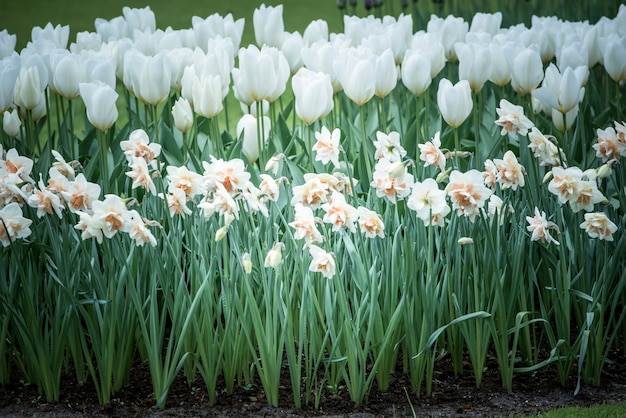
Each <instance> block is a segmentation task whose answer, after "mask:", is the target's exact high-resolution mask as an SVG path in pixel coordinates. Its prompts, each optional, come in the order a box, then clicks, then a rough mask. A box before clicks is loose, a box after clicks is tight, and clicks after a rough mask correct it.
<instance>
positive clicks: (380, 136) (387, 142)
mask: <svg viewBox="0 0 626 418" xmlns="http://www.w3.org/2000/svg"><path fill="white" fill-rule="evenodd" d="M374 146H375V147H376V151H375V152H374V158H376V159H377V160H380V159H382V158H385V159H387V160H389V162H391V163H395V162H398V161H401V160H402V158H403V157H404V156H405V155H406V150H405V149H404V148H403V147H402V145H401V144H400V134H399V133H398V132H389V134H385V133H384V132H381V131H378V132H376V140H375V141H374Z"/></svg>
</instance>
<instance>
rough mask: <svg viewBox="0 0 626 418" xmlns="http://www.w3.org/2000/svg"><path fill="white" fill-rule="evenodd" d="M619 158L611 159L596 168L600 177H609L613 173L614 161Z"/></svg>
mask: <svg viewBox="0 0 626 418" xmlns="http://www.w3.org/2000/svg"><path fill="white" fill-rule="evenodd" d="M615 161H617V160H611V161H608V162H606V163H605V164H602V165H601V166H600V167H598V168H596V170H595V171H596V176H597V178H599V179H604V178H607V177H609V176H610V175H611V174H613V168H612V167H611V166H612V165H613V162H615Z"/></svg>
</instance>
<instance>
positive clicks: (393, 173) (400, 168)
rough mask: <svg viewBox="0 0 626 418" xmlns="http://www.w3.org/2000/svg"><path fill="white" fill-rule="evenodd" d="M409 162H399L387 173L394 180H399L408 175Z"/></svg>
mask: <svg viewBox="0 0 626 418" xmlns="http://www.w3.org/2000/svg"><path fill="white" fill-rule="evenodd" d="M406 165H407V161H397V162H395V163H393V164H391V165H390V166H389V168H387V173H389V177H391V178H392V179H399V178H400V177H402V176H404V174H405V173H406Z"/></svg>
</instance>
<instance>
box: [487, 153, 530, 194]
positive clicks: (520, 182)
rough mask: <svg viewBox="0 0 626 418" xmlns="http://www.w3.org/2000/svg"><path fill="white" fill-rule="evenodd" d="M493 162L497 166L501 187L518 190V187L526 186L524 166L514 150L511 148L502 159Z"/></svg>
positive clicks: (497, 178)
mask: <svg viewBox="0 0 626 418" xmlns="http://www.w3.org/2000/svg"><path fill="white" fill-rule="evenodd" d="M493 163H494V164H495V166H496V169H497V174H496V180H497V181H498V184H500V187H501V188H503V189H508V188H509V187H510V188H511V189H513V190H517V187H518V186H519V187H524V184H525V182H524V172H525V170H524V167H523V166H522V165H521V164H520V163H519V162H518V161H517V157H516V156H515V154H513V151H511V150H509V151H507V152H505V153H504V156H503V157H502V159H501V160H500V159H497V158H496V159H494V160H493Z"/></svg>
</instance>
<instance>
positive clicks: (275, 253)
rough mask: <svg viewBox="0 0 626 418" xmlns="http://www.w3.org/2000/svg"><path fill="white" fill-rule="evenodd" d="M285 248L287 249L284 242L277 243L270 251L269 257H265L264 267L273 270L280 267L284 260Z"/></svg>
mask: <svg viewBox="0 0 626 418" xmlns="http://www.w3.org/2000/svg"><path fill="white" fill-rule="evenodd" d="M283 248H285V244H283V243H282V242H279V243H276V245H274V246H273V247H272V249H271V250H269V251H268V253H267V255H266V256H265V264H264V266H265V267H271V268H273V269H275V268H276V267H278V265H279V264H280V262H281V261H282V259H283V256H282V250H283Z"/></svg>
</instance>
